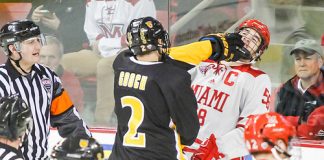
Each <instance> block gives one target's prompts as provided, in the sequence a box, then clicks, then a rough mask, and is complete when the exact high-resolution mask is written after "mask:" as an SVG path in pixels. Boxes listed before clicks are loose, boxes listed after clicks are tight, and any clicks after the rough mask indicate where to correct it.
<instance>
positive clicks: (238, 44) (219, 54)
mask: <svg viewBox="0 0 324 160" xmlns="http://www.w3.org/2000/svg"><path fill="white" fill-rule="evenodd" d="M204 40H209V41H210V42H211V43H212V48H213V53H212V55H211V56H210V57H209V59H212V60H214V61H221V60H225V61H237V60H239V59H240V58H242V57H243V56H244V55H245V54H246V53H245V51H244V47H243V46H244V42H243V41H242V36H241V35H240V34H238V33H217V34H208V35H206V36H203V37H201V38H200V39H199V41H204Z"/></svg>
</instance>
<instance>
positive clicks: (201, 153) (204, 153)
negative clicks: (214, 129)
mask: <svg viewBox="0 0 324 160" xmlns="http://www.w3.org/2000/svg"><path fill="white" fill-rule="evenodd" d="M223 157H225V155H224V154H223V153H219V152H218V147H217V144H216V138H215V135H214V134H211V135H210V136H209V138H208V139H207V140H206V141H204V142H203V143H202V144H201V145H200V147H199V148H198V150H197V151H196V152H195V153H194V154H193V155H192V157H191V160H211V159H213V158H214V159H215V160H218V159H220V158H223Z"/></svg>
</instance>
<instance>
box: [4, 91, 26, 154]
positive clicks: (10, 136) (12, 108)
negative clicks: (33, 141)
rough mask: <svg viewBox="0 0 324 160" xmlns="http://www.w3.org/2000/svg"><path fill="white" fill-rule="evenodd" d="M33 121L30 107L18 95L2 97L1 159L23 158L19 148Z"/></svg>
mask: <svg viewBox="0 0 324 160" xmlns="http://www.w3.org/2000/svg"><path fill="white" fill-rule="evenodd" d="M31 123H32V122H31V112H30V108H29V107H28V106H27V104H26V103H25V102H24V100H22V99H21V98H18V97H17V96H11V97H1V98H0V150H1V152H0V159H1V160H23V155H22V153H21V152H20V150H18V147H19V144H20V143H21V141H22V139H23V136H24V135H25V132H26V130H27V128H28V127H30V126H32V125H30V124H31Z"/></svg>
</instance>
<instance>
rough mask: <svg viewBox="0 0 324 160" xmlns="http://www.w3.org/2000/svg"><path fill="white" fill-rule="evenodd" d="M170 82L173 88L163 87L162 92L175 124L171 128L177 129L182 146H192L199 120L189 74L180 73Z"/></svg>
mask: <svg viewBox="0 0 324 160" xmlns="http://www.w3.org/2000/svg"><path fill="white" fill-rule="evenodd" d="M170 78H171V77H170ZM169 81H172V82H173V83H168V85H171V86H164V87H162V92H163V94H164V96H165V99H166V101H167V105H168V107H169V110H170V114H171V120H172V122H173V124H174V125H171V126H170V127H171V128H175V129H176V131H177V133H178V134H179V136H180V140H181V144H182V145H191V144H192V143H193V142H194V140H195V139H196V137H197V134H198V131H199V120H198V116H197V101H196V98H195V95H194V93H193V90H192V89H191V87H190V84H191V82H190V75H189V74H188V73H187V72H182V73H178V74H177V76H172V78H171V79H170V80H169Z"/></svg>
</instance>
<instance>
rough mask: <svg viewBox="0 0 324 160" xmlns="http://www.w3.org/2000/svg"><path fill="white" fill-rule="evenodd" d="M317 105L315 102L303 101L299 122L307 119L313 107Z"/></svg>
mask: <svg viewBox="0 0 324 160" xmlns="http://www.w3.org/2000/svg"><path fill="white" fill-rule="evenodd" d="M316 107H317V105H316V102H315V103H313V102H305V104H304V108H303V111H302V113H301V115H300V118H299V121H298V122H299V124H301V123H303V122H306V121H307V119H308V116H309V115H310V114H311V113H312V112H313V111H314V109H315V108H316Z"/></svg>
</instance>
